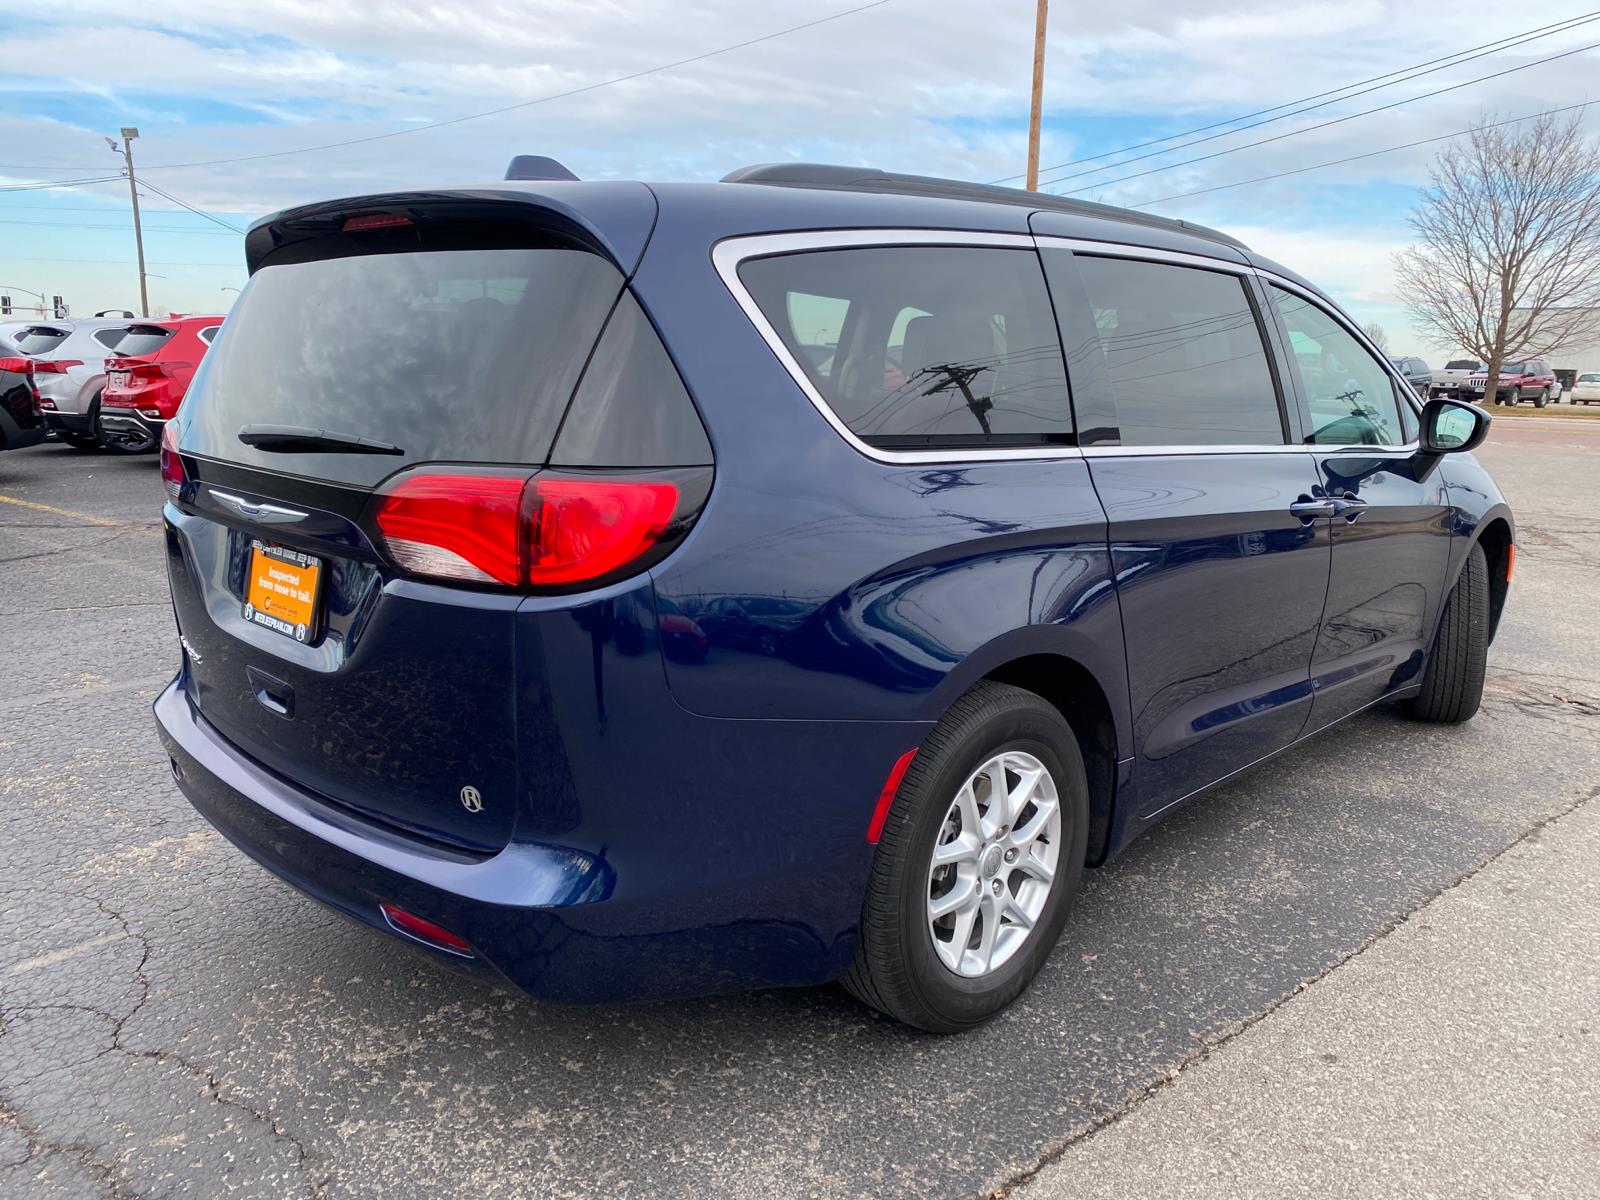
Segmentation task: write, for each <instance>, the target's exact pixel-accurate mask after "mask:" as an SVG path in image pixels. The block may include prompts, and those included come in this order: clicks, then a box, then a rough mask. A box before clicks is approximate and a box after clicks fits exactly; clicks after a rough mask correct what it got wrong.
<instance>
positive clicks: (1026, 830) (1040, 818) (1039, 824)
mask: <svg viewBox="0 0 1600 1200" xmlns="http://www.w3.org/2000/svg"><path fill="white" fill-rule="evenodd" d="M1058 807H1059V805H1058V804H1057V802H1056V801H1054V800H1035V801H1034V802H1033V816H1032V817H1030V818H1029V819H1028V823H1027V824H1026V825H1024V826H1022V828H1020V829H1013V830H1012V831H1011V844H1012V845H1013V846H1018V847H1022V846H1028V845H1031V844H1032V843H1033V842H1034V841H1035V840H1036V839H1037V838H1038V836H1039V835H1040V834H1041V833H1043V832H1044V831H1045V827H1046V826H1048V825H1049V824H1050V818H1051V817H1053V816H1054V815H1055V813H1056V809H1057V808H1058Z"/></svg>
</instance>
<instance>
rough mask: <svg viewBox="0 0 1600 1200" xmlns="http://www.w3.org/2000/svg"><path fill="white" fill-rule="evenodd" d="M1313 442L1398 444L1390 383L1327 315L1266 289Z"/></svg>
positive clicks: (1402, 430)
mask: <svg viewBox="0 0 1600 1200" xmlns="http://www.w3.org/2000/svg"><path fill="white" fill-rule="evenodd" d="M1272 299H1273V302H1274V303H1275V304H1276V305H1277V306H1278V314H1279V316H1280V317H1281V318H1282V319H1283V327H1284V333H1285V334H1287V336H1288V339H1289V349H1290V351H1291V352H1292V356H1293V359H1294V364H1295V368H1296V369H1297V370H1298V372H1299V374H1300V384H1301V389H1300V390H1301V392H1302V393H1303V394H1304V396H1305V404H1306V408H1307V410H1308V412H1309V416H1310V425H1309V426H1308V428H1309V429H1310V433H1309V434H1308V435H1307V436H1306V441H1308V442H1313V443H1316V444H1317V445H1325V446H1326V445H1334V446H1345V445H1361V446H1398V445H1402V444H1403V443H1404V442H1405V441H1406V427H1405V425H1404V424H1403V423H1402V422H1401V418H1400V402H1399V399H1398V397H1397V396H1396V394H1395V386H1394V381H1393V380H1392V379H1391V377H1390V375H1389V373H1388V372H1387V371H1385V370H1384V369H1383V367H1382V365H1381V364H1379V362H1378V360H1377V359H1375V358H1373V357H1372V355H1370V354H1368V353H1367V351H1366V350H1365V349H1364V348H1363V347H1362V345H1361V343H1360V342H1358V341H1356V339H1355V337H1354V336H1353V335H1352V334H1351V333H1350V331H1349V330H1347V329H1345V327H1344V326H1343V325H1341V324H1340V323H1339V322H1338V321H1337V320H1335V319H1334V317H1333V315H1332V314H1331V313H1329V312H1327V311H1326V310H1325V309H1323V308H1321V307H1319V306H1318V305H1315V304H1313V303H1311V301H1309V300H1306V299H1304V298H1303V297H1301V296H1297V295H1295V294H1294V293H1292V292H1286V291H1284V290H1283V289H1282V288H1279V287H1274V288H1273V289H1272Z"/></svg>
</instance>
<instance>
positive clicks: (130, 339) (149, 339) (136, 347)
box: [117, 325, 173, 358]
mask: <svg viewBox="0 0 1600 1200" xmlns="http://www.w3.org/2000/svg"><path fill="white" fill-rule="evenodd" d="M172 332H173V331H172V330H170V329H168V328H167V327H166V326H165V325H131V326H129V327H128V332H127V336H125V337H124V338H123V339H122V340H121V341H120V342H118V343H117V353H118V354H120V355H121V356H122V357H124V358H139V357H141V356H143V355H146V354H154V353H155V352H156V351H157V350H159V349H161V347H162V346H164V345H166V344H167V339H168V338H170V337H171V336H172Z"/></svg>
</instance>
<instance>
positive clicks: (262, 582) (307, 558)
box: [244, 541, 322, 642]
mask: <svg viewBox="0 0 1600 1200" xmlns="http://www.w3.org/2000/svg"><path fill="white" fill-rule="evenodd" d="M321 584H322V562H321V560H319V559H317V558H314V557H313V556H311V555H309V554H302V553H301V552H300V551H298V550H289V549H286V548H285V547H283V546H269V545H267V544H266V543H265V542H260V541H252V542H251V543H250V574H249V575H248V576H247V577H246V579H245V593H244V597H245V599H244V619H245V620H246V621H249V622H250V623H251V624H253V625H262V626H265V627H266V628H267V629H270V630H272V631H273V632H275V633H281V634H283V635H284V636H285V637H292V638H293V639H294V640H295V641H297V642H308V641H310V640H311V638H312V636H313V635H314V634H315V632H316V626H317V601H318V599H319V598H320V597H319V595H318V593H319V592H320V590H321Z"/></svg>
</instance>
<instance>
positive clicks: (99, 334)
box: [94, 329, 128, 350]
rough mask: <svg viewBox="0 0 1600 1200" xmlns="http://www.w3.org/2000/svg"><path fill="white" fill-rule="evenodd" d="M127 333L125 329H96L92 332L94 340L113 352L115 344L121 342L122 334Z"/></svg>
mask: <svg viewBox="0 0 1600 1200" xmlns="http://www.w3.org/2000/svg"><path fill="white" fill-rule="evenodd" d="M127 332H128V331H127V330H126V329H97V330H95V332H94V340H95V341H97V342H99V343H100V344H101V345H102V346H104V347H105V348H106V349H107V350H113V349H115V348H116V345H117V343H118V342H120V341H121V340H122V336H123V334H125V333H127Z"/></svg>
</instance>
